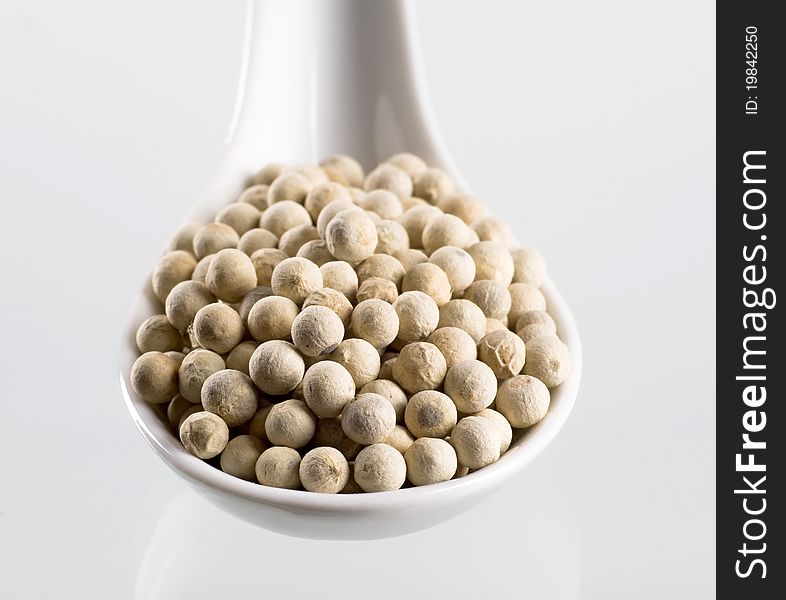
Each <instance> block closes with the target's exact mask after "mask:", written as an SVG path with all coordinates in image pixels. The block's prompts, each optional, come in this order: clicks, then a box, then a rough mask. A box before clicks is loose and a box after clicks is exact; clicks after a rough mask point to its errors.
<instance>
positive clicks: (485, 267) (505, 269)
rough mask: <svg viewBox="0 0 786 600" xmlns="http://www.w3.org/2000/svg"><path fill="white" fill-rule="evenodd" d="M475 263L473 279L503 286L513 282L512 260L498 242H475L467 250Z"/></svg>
mask: <svg viewBox="0 0 786 600" xmlns="http://www.w3.org/2000/svg"><path fill="white" fill-rule="evenodd" d="M467 252H468V253H469V254H470V256H472V260H473V261H475V279H477V280H482V279H491V280H492V281H498V282H500V283H502V284H503V285H510V282H511V281H513V258H512V257H511V256H510V252H508V250H507V248H506V247H505V246H503V245H502V244H500V243H499V242H492V241H486V242H477V243H476V244H472V245H471V246H470V247H469V248H467Z"/></svg>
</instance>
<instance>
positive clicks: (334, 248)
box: [324, 209, 378, 263]
mask: <svg viewBox="0 0 786 600" xmlns="http://www.w3.org/2000/svg"><path fill="white" fill-rule="evenodd" d="M324 237H325V241H326V242H327V245H328V250H330V253H331V254H332V255H333V256H335V257H336V258H337V259H338V260H345V261H347V262H350V263H357V262H360V261H362V260H365V259H366V258H368V257H369V256H371V255H372V254H373V253H374V250H375V249H376V247H377V241H378V238H377V226H376V225H375V224H374V221H372V220H371V219H370V218H369V217H368V215H366V213H364V212H363V211H361V210H357V209H350V210H342V211H341V212H340V213H338V214H337V215H336V216H335V217H333V218H332V219H331V220H330V222H329V223H328V225H327V228H326V229H325V236H324Z"/></svg>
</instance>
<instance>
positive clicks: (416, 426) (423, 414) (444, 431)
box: [404, 390, 458, 438]
mask: <svg viewBox="0 0 786 600" xmlns="http://www.w3.org/2000/svg"><path fill="white" fill-rule="evenodd" d="M457 421H458V413H457V411H456V405H455V404H454V403H453V400H451V399H450V397H448V396H447V395H445V394H443V393H442V392H437V391H436V390H424V391H422V392H418V393H417V394H415V395H414V396H412V398H410V399H409V402H408V403H407V407H406V411H405V412H404V422H405V423H406V424H407V429H409V431H410V433H412V435H414V436H415V437H416V438H422V437H433V438H444V437H446V436H448V435H449V434H450V431H451V430H452V429H453V427H454V426H455V425H456V422H457Z"/></svg>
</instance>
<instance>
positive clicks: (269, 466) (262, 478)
mask: <svg viewBox="0 0 786 600" xmlns="http://www.w3.org/2000/svg"><path fill="white" fill-rule="evenodd" d="M300 460H301V459H300V454H299V453H298V451H297V450H293V449H292V448H286V447H283V446H275V447H273V448H268V449H267V450H265V451H264V452H263V453H262V454H261V455H260V456H259V459H257V464H256V467H255V469H254V471H255V473H256V476H257V481H258V482H259V483H261V484H262V485H267V486H270V487H276V488H284V489H288V490H296V489H298V488H300V474H299V471H300Z"/></svg>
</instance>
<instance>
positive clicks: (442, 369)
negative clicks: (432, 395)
mask: <svg viewBox="0 0 786 600" xmlns="http://www.w3.org/2000/svg"><path fill="white" fill-rule="evenodd" d="M447 371H448V366H447V363H446V362H445V357H444V356H443V355H442V352H440V351H439V348H437V347H436V346H435V345H434V344H429V343H428V342H413V343H411V344H407V345H406V346H404V348H402V350H401V353H400V354H399V355H398V358H397V359H396V362H395V364H394V365H393V378H394V379H395V381H396V383H398V384H399V385H400V386H401V387H402V388H404V389H405V390H406V391H407V392H409V393H410V394H415V393H417V392H421V391H423V390H435V389H437V388H438V387H439V386H440V385H441V384H442V380H443V379H444V378H445V374H446V373H447Z"/></svg>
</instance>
